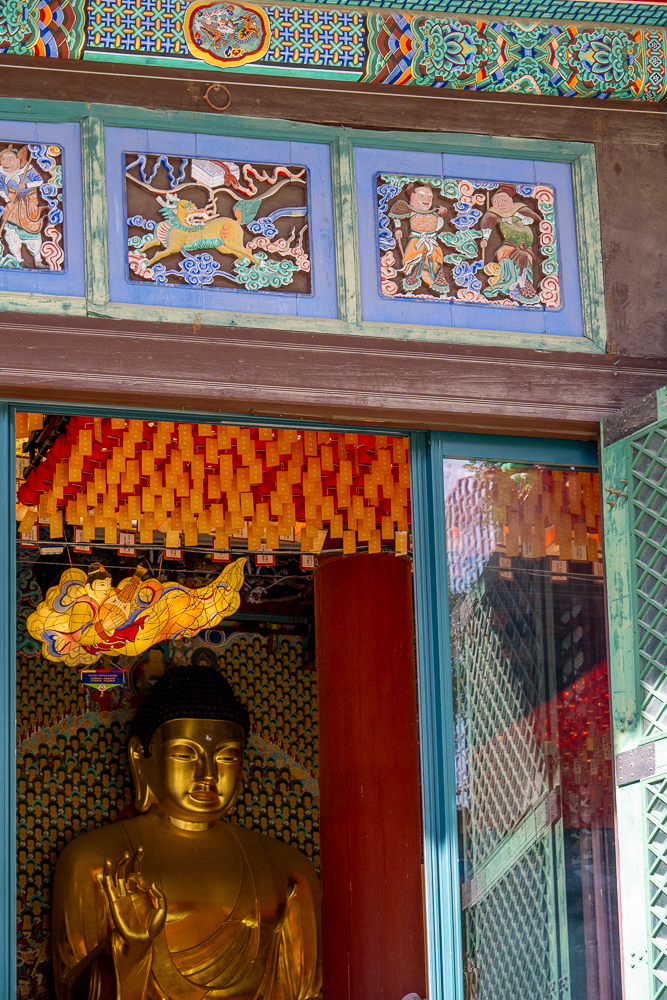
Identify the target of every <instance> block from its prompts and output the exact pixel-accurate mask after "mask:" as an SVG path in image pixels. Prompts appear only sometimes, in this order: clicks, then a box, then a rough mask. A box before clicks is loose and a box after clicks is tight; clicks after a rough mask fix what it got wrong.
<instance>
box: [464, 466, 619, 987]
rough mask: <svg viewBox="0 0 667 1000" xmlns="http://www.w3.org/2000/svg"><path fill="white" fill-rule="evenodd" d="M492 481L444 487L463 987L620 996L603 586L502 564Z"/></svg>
mask: <svg viewBox="0 0 667 1000" xmlns="http://www.w3.org/2000/svg"><path fill="white" fill-rule="evenodd" d="M448 485H449V484H448ZM486 490H487V483H486V482H484V481H480V480H475V479H474V478H473V477H468V478H462V479H459V480H458V481H457V482H456V483H455V484H454V486H453V488H452V489H451V492H449V493H448V497H447V532H448V544H449V546H450V548H449V551H448V569H449V585H450V600H452V602H453V606H452V609H451V628H452V633H451V634H452V663H453V669H454V685H455V733H456V741H457V793H458V794H457V805H458V810H459V834H460V837H461V846H460V856H461V877H462V880H463V887H462V904H463V909H464V925H463V932H464V948H465V966H464V972H465V983H466V997H467V998H469V1000H529V998H530V1000H532V998H533V997H551V996H553V997H556V996H567V997H568V998H570V1000H590V998H592V997H602V996H604V997H605V998H607V997H609V998H613V1000H615V998H616V997H620V992H619V979H618V977H619V976H620V971H619V969H618V968H617V967H616V966H615V964H614V960H613V958H612V956H613V955H614V948H615V946H616V945H615V942H616V938H617V935H618V928H617V926H616V919H615V914H616V899H615V861H614V854H613V851H614V846H613V796H612V774H611V744H610V739H609V708H608V682H607V668H606V662H605V655H606V654H605V647H604V625H603V622H604V608H603V595H602V588H601V587H600V586H599V583H598V581H597V579H596V578H595V577H594V576H593V575H592V566H591V564H590V563H588V564H586V563H584V564H581V563H572V564H570V568H571V570H572V572H571V573H569V574H568V576H567V578H566V581H565V582H555V581H553V580H552V574H551V560H550V559H549V558H541V559H521V558H517V557H514V558H512V559H511V561H509V562H510V565H509V566H508V557H507V556H506V555H505V554H504V546H503V551H501V552H498V551H494V549H495V539H494V534H493V533H494V524H493V523H491V524H485V497H486V496H487V493H486ZM487 517H488V515H487ZM489 520H491V519H490V518H489ZM508 570H509V572H508ZM451 592H453V593H451ZM456 594H460V595H462V596H461V597H460V598H459V599H458V600H456V598H455V597H454V595H456ZM527 954H529V955H530V958H529V959H528V958H527Z"/></svg>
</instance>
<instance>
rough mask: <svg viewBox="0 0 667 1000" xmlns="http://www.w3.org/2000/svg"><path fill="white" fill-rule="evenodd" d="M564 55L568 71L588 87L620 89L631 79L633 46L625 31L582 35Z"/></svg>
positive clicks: (634, 58) (634, 56)
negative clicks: (571, 70)
mask: <svg viewBox="0 0 667 1000" xmlns="http://www.w3.org/2000/svg"><path fill="white" fill-rule="evenodd" d="M568 56H569V61H570V65H571V66H572V69H573V70H574V71H575V72H576V73H577V75H578V76H579V77H581V79H582V80H583V81H584V82H585V83H586V84H587V85H589V86H591V85H594V84H595V83H597V84H598V86H602V87H603V88H604V89H610V90H614V91H616V90H623V89H624V88H626V87H627V86H628V85H629V84H630V83H631V81H632V80H633V78H634V76H635V62H636V58H637V46H636V45H635V42H634V41H633V39H632V36H631V35H629V34H628V32H627V31H620V30H619V31H600V32H595V33H593V32H589V31H586V32H583V33H582V34H580V35H579V36H578V37H577V40H576V42H575V43H574V45H571V46H570V47H569V50H568Z"/></svg>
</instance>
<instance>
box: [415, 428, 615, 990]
mask: <svg viewBox="0 0 667 1000" xmlns="http://www.w3.org/2000/svg"><path fill="white" fill-rule="evenodd" d="M410 448H411V451H410V462H411V479H412V537H413V551H414V579H415V606H416V612H417V650H418V680H419V715H420V731H421V751H422V809H423V822H424V869H425V874H426V877H425V880H424V886H425V890H424V896H425V899H424V902H425V910H426V927H427V942H428V956H427V962H428V975H429V983H428V989H429V992H428V996H429V1000H463V954H462V939H461V902H460V889H459V856H458V828H457V816H456V775H455V770H454V703H453V693H452V678H451V659H450V646H449V598H448V593H449V592H448V586H447V535H446V525H445V490H444V476H443V462H444V460H445V459H446V458H469V459H489V460H494V459H495V460H504V461H507V462H539V463H544V464H553V465H560V466H566V467H569V466H577V467H581V466H586V467H589V468H595V469H597V468H598V451H597V442H590V441H568V440H559V439H555V438H553V439H552V438H521V437H508V436H500V435H498V436H496V435H492V434H465V433H447V432H444V431H437V432H431V433H428V434H423V433H413V434H412V435H411V442H410Z"/></svg>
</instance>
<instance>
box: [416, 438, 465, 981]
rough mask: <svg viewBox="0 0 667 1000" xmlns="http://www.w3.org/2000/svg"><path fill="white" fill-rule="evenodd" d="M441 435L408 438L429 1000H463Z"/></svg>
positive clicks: (442, 446)
mask: <svg viewBox="0 0 667 1000" xmlns="http://www.w3.org/2000/svg"><path fill="white" fill-rule="evenodd" d="M443 452H444V442H443V435H440V434H424V433H416V432H414V433H412V434H411V438H410V464H411V470H412V471H411V476H412V482H411V495H412V532H413V546H414V580H415V605H416V619H417V664H418V666H417V676H418V682H419V704H420V725H421V733H420V739H421V754H422V761H421V765H422V802H423V818H424V894H425V912H426V940H427V949H428V955H427V968H428V979H429V981H428V984H427V985H428V992H427V995H428V997H429V1000H463V961H462V945H461V904H460V889H459V869H458V833H457V819H456V774H455V769H454V706H453V695H452V680H451V669H450V652H449V600H448V591H447V553H446V529H445V498H444V480H443V464H442V462H443Z"/></svg>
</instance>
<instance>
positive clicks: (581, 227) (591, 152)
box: [572, 144, 607, 350]
mask: <svg viewBox="0 0 667 1000" xmlns="http://www.w3.org/2000/svg"><path fill="white" fill-rule="evenodd" d="M582 145H583V144H582ZM572 188H573V203H574V216H575V226H576V233H577V256H578V259H579V282H580V290H581V299H582V302H581V310H582V318H583V325H584V336H585V337H588V338H589V339H590V340H591V341H592V342H593V343H594V344H596V345H597V346H598V347H600V348H602V349H603V350H604V349H605V348H606V344H607V313H606V309H605V296H604V270H603V267H602V244H601V239H600V236H599V234H600V199H599V192H598V178H597V170H596V166H595V149H594V147H593V146H591V145H588V146H587V148H586V149H584V150H583V151H582V152H581V154H580V155H579V156H578V157H577V159H576V160H574V161H573V162H572Z"/></svg>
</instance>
